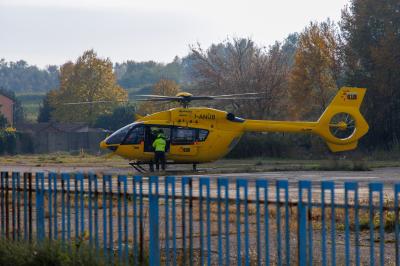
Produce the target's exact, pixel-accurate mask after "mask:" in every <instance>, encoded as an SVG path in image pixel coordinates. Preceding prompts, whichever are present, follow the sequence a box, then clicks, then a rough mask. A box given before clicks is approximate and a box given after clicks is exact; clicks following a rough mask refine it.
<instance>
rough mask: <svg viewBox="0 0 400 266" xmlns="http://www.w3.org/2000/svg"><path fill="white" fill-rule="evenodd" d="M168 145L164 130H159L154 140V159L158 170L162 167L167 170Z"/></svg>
mask: <svg viewBox="0 0 400 266" xmlns="http://www.w3.org/2000/svg"><path fill="white" fill-rule="evenodd" d="M166 147H167V141H166V140H165V135H164V132H163V131H162V130H160V131H159V133H158V135H157V138H156V139H155V140H154V142H153V148H154V161H155V163H156V169H157V171H159V170H160V163H161V169H162V170H163V171H165V148H166Z"/></svg>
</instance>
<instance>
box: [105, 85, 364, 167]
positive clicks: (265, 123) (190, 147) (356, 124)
mask: <svg viewBox="0 0 400 266" xmlns="http://www.w3.org/2000/svg"><path fill="white" fill-rule="evenodd" d="M365 92H366V89H364V88H352V87H343V88H341V89H340V90H339V91H338V93H337V95H336V96H335V97H334V99H333V100H332V102H331V103H330V105H329V106H328V107H327V108H326V110H325V111H324V113H323V114H322V115H321V117H320V118H319V119H318V121H316V122H303V121H270V120H250V119H243V118H240V117H237V116H235V115H234V114H232V113H228V112H225V111H221V110H216V109H212V108H205V107H189V103H190V102H192V101H196V100H216V99H219V100H221V99H222V100H230V99H243V98H246V99H249V97H250V98H251V97H254V96H255V95H257V94H258V93H244V94H232V95H219V96H193V95H192V94H190V93H186V92H181V93H178V94H177V95H176V96H161V95H142V96H145V97H146V99H143V100H145V101H156V102H166V101H173V102H179V103H180V104H181V107H179V108H173V109H170V110H167V111H162V112H158V113H154V114H151V115H147V116H144V117H140V118H139V119H137V120H136V121H135V122H134V123H132V124H129V125H127V126H125V127H123V128H121V129H119V130H117V131H116V132H114V133H113V134H111V135H110V136H109V137H107V138H106V139H105V140H103V141H102V142H101V143H100V147H101V148H102V149H109V150H111V151H113V154H116V155H119V156H121V157H123V158H126V159H129V160H131V163H130V164H131V165H132V166H133V167H134V168H135V169H136V170H138V171H144V168H143V167H142V166H141V165H143V164H151V163H152V161H153V158H154V151H153V148H152V142H153V140H154V134H153V132H154V130H162V131H163V133H164V135H165V136H166V141H167V148H166V160H167V163H168V164H170V163H173V164H193V170H196V165H197V164H199V163H205V162H212V161H216V160H218V159H220V158H222V157H224V156H225V155H226V154H227V153H229V151H231V150H232V149H233V148H234V147H235V145H236V144H237V143H238V142H239V140H240V138H241V136H242V135H243V133H245V132H295V133H297V132H298V133H312V134H317V135H319V136H320V137H322V138H323V139H324V140H325V141H326V143H327V145H328V147H329V149H330V150H331V151H332V152H339V151H347V150H352V149H355V148H356V147H357V143H358V140H359V139H360V138H361V137H362V136H364V135H365V134H366V133H367V132H368V129H369V127H368V124H367V122H366V121H365V119H364V117H363V116H362V115H361V113H360V110H359V108H360V105H361V103H362V101H363V98H364V95H365ZM238 97H239V98H238ZM240 97H242V98H240Z"/></svg>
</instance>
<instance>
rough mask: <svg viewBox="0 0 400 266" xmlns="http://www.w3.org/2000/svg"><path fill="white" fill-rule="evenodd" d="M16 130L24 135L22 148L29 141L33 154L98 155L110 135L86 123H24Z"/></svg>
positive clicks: (18, 125) (17, 126)
mask: <svg viewBox="0 0 400 266" xmlns="http://www.w3.org/2000/svg"><path fill="white" fill-rule="evenodd" d="M16 128H17V131H18V132H20V133H22V135H23V136H21V138H20V140H21V141H20V143H19V144H20V146H21V145H22V146H23V145H25V144H23V143H22V142H23V141H25V142H26V141H27V140H28V139H29V140H30V142H31V145H32V149H31V151H30V152H33V153H52V152H59V151H66V152H76V151H81V150H83V151H85V152H90V153H98V152H100V148H99V143H100V141H102V140H103V139H104V138H105V137H106V136H107V134H108V132H107V131H105V130H103V129H100V128H91V127H89V126H88V125H87V124H84V123H57V122H48V123H24V124H17V125H16ZM17 146H18V145H17ZM22 150H23V147H21V151H22Z"/></svg>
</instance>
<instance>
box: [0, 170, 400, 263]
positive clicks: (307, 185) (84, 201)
mask: <svg viewBox="0 0 400 266" xmlns="http://www.w3.org/2000/svg"><path fill="white" fill-rule="evenodd" d="M0 181H1V184H0V185H1V186H0V212H1V213H0V215H1V217H0V231H1V232H0V233H1V237H3V238H6V239H10V240H15V241H38V242H40V241H45V240H46V241H53V240H57V241H61V242H62V243H66V244H73V243H76V242H82V241H83V242H87V243H88V244H89V245H91V246H92V247H93V249H94V250H96V251H97V252H101V253H103V254H105V256H106V257H107V259H108V260H109V262H110V263H111V264H112V263H118V264H134V265H141V264H145V263H146V264H147V263H149V264H150V265H160V264H165V265H205V264H207V265H211V264H218V265H230V264H235V265H236V264H240V265H250V264H251V265H269V264H276V265H292V264H299V265H311V264H322V265H328V264H330V265H336V264H337V265H364V264H370V265H389V264H392V265H399V262H400V260H399V259H400V254H399V211H398V210H399V194H400V184H395V185H393V186H392V187H384V186H383V184H382V183H370V184H368V185H367V186H360V185H359V184H358V183H356V182H344V183H334V182H330V181H324V182H321V183H311V182H310V181H304V180H303V181H299V182H288V181H287V180H277V181H273V180H263V179H257V180H252V181H249V180H247V179H231V178H229V179H228V178H217V179H210V178H207V177H201V178H191V177H182V178H177V177H170V176H169V177H165V178H164V177H162V178H161V177H160V178H159V177H156V176H152V177H142V176H133V177H129V176H125V175H120V176H112V175H103V176H99V177H98V176H97V175H95V174H81V173H77V174H68V173H62V174H56V173H49V174H47V175H45V174H43V173H35V174H32V173H23V174H20V173H17V172H13V173H8V172H1V180H0ZM71 246H74V245H71ZM75 246H76V245H75Z"/></svg>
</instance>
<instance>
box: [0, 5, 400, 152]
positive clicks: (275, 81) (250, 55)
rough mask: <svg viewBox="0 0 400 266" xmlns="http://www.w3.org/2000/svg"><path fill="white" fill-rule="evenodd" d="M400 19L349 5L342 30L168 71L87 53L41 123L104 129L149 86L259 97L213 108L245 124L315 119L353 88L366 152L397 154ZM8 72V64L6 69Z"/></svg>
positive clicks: (384, 8)
mask: <svg viewBox="0 0 400 266" xmlns="http://www.w3.org/2000/svg"><path fill="white" fill-rule="evenodd" d="M399 12H400V5H399V4H398V1H395V0H389V1H385V2H381V1H378V0H363V1H361V0H352V1H351V2H350V4H349V5H348V6H346V7H345V8H344V9H343V11H342V18H341V20H340V21H339V22H338V23H335V22H332V21H330V20H329V19H327V20H326V21H322V22H311V23H310V24H309V25H307V26H306V27H305V28H304V30H303V31H302V32H300V33H294V34H290V35H289V36H288V37H287V38H286V39H285V40H283V41H282V42H276V43H274V44H273V45H270V46H268V47H264V46H262V45H258V44H256V43H255V42H254V41H253V40H252V39H251V38H233V39H231V38H228V39H226V40H225V41H223V42H221V43H217V44H212V45H211V46H210V47H207V48H204V47H202V46H201V45H200V44H196V45H192V46H190V52H189V54H188V55H187V56H185V57H183V58H178V57H176V58H175V59H174V60H173V62H171V63H169V64H160V63H156V62H152V61H150V62H135V61H127V62H123V63H117V64H115V65H113V64H112V63H111V62H110V61H109V59H101V58H98V57H97V55H96V53H95V52H94V51H86V52H85V53H84V54H83V55H82V56H81V57H79V58H78V59H77V61H76V62H68V63H66V64H64V65H63V66H61V68H60V69H59V70H57V71H58V74H57V75H58V76H59V84H58V86H55V87H53V89H54V90H51V91H50V92H49V93H48V94H47V96H46V97H45V99H44V101H43V105H42V108H41V113H40V115H41V116H39V121H43V120H49V119H55V120H58V121H78V120H79V121H86V122H89V123H91V124H96V123H97V124H98V122H96V121H97V118H98V117H102V121H107V119H111V118H110V117H111V116H112V115H113V112H114V110H117V109H115V108H117V107H118V106H119V107H118V108H120V109H119V110H118V112H121V110H122V109H121V106H120V103H121V102H125V101H127V100H128V95H127V92H126V90H124V89H127V88H145V87H148V88H150V89H151V90H152V91H153V92H156V93H161V94H162V93H164V94H165V95H168V94H174V93H176V92H177V91H179V90H191V91H193V92H194V93H197V94H210V95H217V94H230V93H245V92H260V93H262V94H261V95H262V97H261V99H259V100H255V101H251V102H250V101H249V100H241V101H231V102H221V103H220V102H216V103H213V104H214V107H217V108H223V109H225V110H227V111H232V112H234V113H236V114H237V115H240V116H243V117H251V118H258V119H287V120H289V119H290V120H292V119H304V120H315V119H317V118H318V117H319V115H320V114H321V113H322V112H323V110H324V109H325V108H326V106H327V105H328V104H329V102H330V100H331V99H332V97H333V96H334V95H335V94H336V92H337V90H338V88H340V87H341V86H355V87H366V88H367V89H368V90H367V95H366V98H365V101H364V103H363V105H362V113H363V114H365V116H366V119H367V121H368V123H369V125H370V132H369V133H368V135H367V136H366V137H365V138H363V139H362V140H361V146H362V147H364V148H365V149H374V148H381V147H383V148H385V149H394V148H397V149H398V148H399V136H400V95H399V94H400V73H399V72H400V68H399V67H398V66H399V64H400V19H399V15H398V14H399ZM3 65H7V64H6V63H4V61H3ZM88 66H90V67H88ZM8 67H9V66H8ZM0 70H1V69H0ZM45 71H47V72H49V73H50V70H48V69H47V70H45ZM1 77H2V75H0V86H2V83H1V82H3V80H2V78H1ZM94 88H96V89H94ZM133 97H134V95H133ZM96 100H105V101H108V103H107V104H106V103H104V104H98V105H86V106H81V107H78V106H76V108H75V107H74V111H75V112H74V114H68V112H69V111H68V110H71V109H70V107H71V106H68V107H67V105H63V104H62V103H63V102H66V101H68V102H71V101H72V102H73V101H75V102H76V101H96ZM109 103H111V104H109ZM207 106H209V104H208V103H207ZM163 107H165V106H163ZM135 108H136V110H137V112H139V113H142V114H145V113H150V112H152V111H154V110H156V109H157V108H156V107H155V106H152V105H151V104H149V103H146V104H145V105H141V106H136V107H135ZM125 109H126V108H125ZM122 111H123V110H122ZM77 114H79V115H77ZM114 115H115V114H114ZM105 116H109V118H107V117H105ZM119 117H123V116H122V115H119ZM108 121H110V120H108ZM294 138H297V137H294ZM313 141H314V140H312V139H309V138H303V139H302V140H301V141H300V142H302V143H303V144H304V145H305V146H307V145H308V146H310V145H311V146H313V145H314V146H315V145H317V144H314V143H313ZM317 146H318V145H317Z"/></svg>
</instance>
